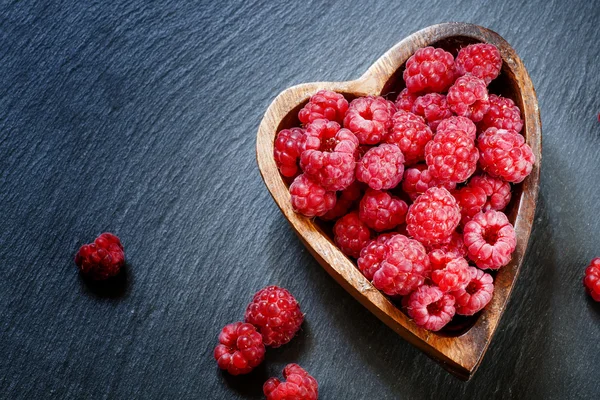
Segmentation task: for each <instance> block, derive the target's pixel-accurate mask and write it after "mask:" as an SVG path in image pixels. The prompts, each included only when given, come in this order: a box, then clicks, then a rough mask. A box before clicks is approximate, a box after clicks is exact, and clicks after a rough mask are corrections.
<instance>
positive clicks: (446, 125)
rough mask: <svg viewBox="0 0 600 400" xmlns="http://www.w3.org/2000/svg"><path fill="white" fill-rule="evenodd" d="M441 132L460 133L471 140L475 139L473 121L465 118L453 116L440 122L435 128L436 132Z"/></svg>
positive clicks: (475, 129) (475, 128)
mask: <svg viewBox="0 0 600 400" xmlns="http://www.w3.org/2000/svg"><path fill="white" fill-rule="evenodd" d="M443 131H461V132H464V133H465V134H466V135H467V136H468V137H469V138H470V139H471V140H475V139H476V138H477V127H476V126H475V124H474V123H473V121H471V120H470V119H469V118H466V117H460V116H454V117H450V118H446V119H444V120H442V121H441V122H440V124H439V125H438V127H437V132H443Z"/></svg>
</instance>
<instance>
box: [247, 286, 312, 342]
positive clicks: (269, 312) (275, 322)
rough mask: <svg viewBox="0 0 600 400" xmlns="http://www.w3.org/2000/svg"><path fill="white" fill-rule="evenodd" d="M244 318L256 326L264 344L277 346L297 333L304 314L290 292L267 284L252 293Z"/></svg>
mask: <svg viewBox="0 0 600 400" xmlns="http://www.w3.org/2000/svg"><path fill="white" fill-rule="evenodd" d="M245 319H246V322H248V323H249V324H252V325H254V326H256V329H257V330H258V331H259V332H260V334H261V335H262V337H263V342H264V343H265V346H271V347H279V346H282V345H284V344H286V343H288V342H289V341H290V340H292V338H293V337H294V336H295V335H296V333H298V331H299V330H300V325H302V321H304V314H302V311H300V305H299V304H298V302H297V301H296V299H295V298H294V296H292V294H291V293H290V292H288V291H287V290H285V289H283V288H280V287H277V286H267V287H266V288H263V289H261V290H259V291H258V292H257V293H256V294H255V295H254V298H253V299H252V302H251V303H250V304H248V308H246V316H245Z"/></svg>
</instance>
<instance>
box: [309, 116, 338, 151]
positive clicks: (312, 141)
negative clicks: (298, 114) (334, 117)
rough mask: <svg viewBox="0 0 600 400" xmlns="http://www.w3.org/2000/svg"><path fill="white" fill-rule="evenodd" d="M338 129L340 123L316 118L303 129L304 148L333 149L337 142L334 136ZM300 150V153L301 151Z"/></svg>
mask: <svg viewBox="0 0 600 400" xmlns="http://www.w3.org/2000/svg"><path fill="white" fill-rule="evenodd" d="M339 130H340V124H338V123H337V122H334V121H327V120H326V119H316V120H314V121H313V122H312V123H311V124H310V125H308V128H307V129H306V130H305V131H304V145H303V147H302V151H304V150H321V151H333V150H334V148H335V146H336V145H337V144H338V143H339V140H336V138H335V136H336V134H337V133H338V132H339ZM302 151H301V153H302Z"/></svg>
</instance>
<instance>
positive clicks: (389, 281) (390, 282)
mask: <svg viewBox="0 0 600 400" xmlns="http://www.w3.org/2000/svg"><path fill="white" fill-rule="evenodd" d="M385 246H386V247H387V249H386V251H387V253H386V256H385V259H384V260H383V261H381V263H380V265H379V268H378V269H377V270H376V271H375V273H374V274H373V285H374V286H375V287H376V288H377V289H379V290H381V291H382V292H383V293H385V294H387V295H389V296H405V295H407V294H409V293H410V292H412V291H413V290H415V289H416V288H418V287H419V286H421V285H423V283H424V282H425V279H427V278H428V277H429V276H430V274H431V267H430V265H429V257H428V256H427V252H426V251H425V247H423V245H422V244H421V243H419V242H417V241H416V240H413V239H409V238H407V237H406V236H404V235H400V234H395V235H393V236H392V237H391V238H389V239H388V240H387V241H386V242H385Z"/></svg>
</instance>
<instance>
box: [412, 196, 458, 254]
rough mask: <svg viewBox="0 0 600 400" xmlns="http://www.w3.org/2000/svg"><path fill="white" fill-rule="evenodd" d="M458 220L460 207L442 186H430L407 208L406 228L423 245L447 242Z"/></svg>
mask: <svg viewBox="0 0 600 400" xmlns="http://www.w3.org/2000/svg"><path fill="white" fill-rule="evenodd" d="M459 222H460V208H459V207H458V204H456V200H455V199H454V197H453V196H452V195H451V194H450V192H448V191H447V190H446V189H443V188H435V187H433V188H430V189H427V191H426V192H425V193H423V194H422V195H421V196H419V197H418V198H417V200H415V202H414V203H413V204H412V205H411V206H410V207H409V208H408V214H407V216H406V229H407V230H408V233H409V234H410V235H411V236H412V237H413V238H415V239H417V240H418V241H419V242H421V243H423V244H425V245H432V244H440V243H448V242H449V241H450V239H451V235H452V232H454V230H455V229H456V227H457V226H458V223H459Z"/></svg>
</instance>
